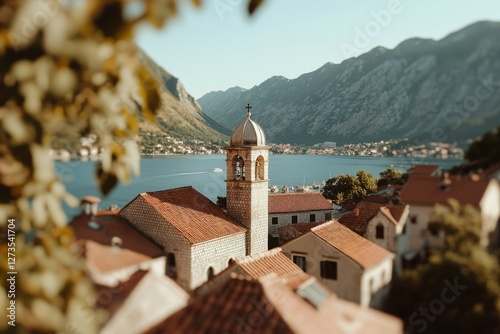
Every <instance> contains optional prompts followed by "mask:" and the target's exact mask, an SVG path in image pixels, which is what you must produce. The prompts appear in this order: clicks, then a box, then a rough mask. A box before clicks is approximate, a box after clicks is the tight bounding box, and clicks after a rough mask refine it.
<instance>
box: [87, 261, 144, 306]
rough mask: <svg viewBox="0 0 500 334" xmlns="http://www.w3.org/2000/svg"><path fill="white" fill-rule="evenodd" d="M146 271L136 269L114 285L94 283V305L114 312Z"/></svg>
mask: <svg viewBox="0 0 500 334" xmlns="http://www.w3.org/2000/svg"><path fill="white" fill-rule="evenodd" d="M147 273H148V272H147V271H144V270H138V271H136V272H135V273H134V274H133V275H132V276H130V278H129V279H128V280H127V281H125V282H122V283H120V284H118V285H117V286H114V287H108V286H104V285H99V284H94V290H95V292H96V307H98V308H102V309H105V310H106V311H108V312H109V313H110V314H114V313H115V312H116V311H117V310H118V309H119V308H120V307H121V306H122V305H123V302H124V301H125V300H126V299H127V298H128V296H129V295H130V293H131V292H132V291H133V290H134V289H135V287H136V286H137V284H139V282H140V281H141V280H142V279H143V278H144V276H146V274H147Z"/></svg>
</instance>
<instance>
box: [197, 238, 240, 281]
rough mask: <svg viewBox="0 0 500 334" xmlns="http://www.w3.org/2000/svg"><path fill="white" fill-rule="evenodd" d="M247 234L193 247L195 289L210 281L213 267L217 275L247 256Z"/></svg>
mask: <svg viewBox="0 0 500 334" xmlns="http://www.w3.org/2000/svg"><path fill="white" fill-rule="evenodd" d="M245 234H246V233H245V232H242V233H238V234H233V235H230V236H227V237H223V238H219V239H214V240H210V241H207V242H203V243H199V244H195V245H193V251H192V262H191V278H192V279H191V285H190V289H191V290H192V289H195V288H196V287H198V286H200V285H201V284H203V283H204V282H206V281H207V279H208V269H209V268H210V267H212V268H213V269H214V274H215V275H217V274H218V273H220V272H221V271H223V270H224V269H226V268H227V267H228V265H229V261H230V260H235V259H237V258H239V257H242V256H245V255H246V246H245V243H246V240H245V239H246V236H245Z"/></svg>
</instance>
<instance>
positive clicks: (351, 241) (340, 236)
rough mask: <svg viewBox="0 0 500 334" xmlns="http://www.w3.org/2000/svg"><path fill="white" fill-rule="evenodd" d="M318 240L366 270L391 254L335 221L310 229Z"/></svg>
mask: <svg viewBox="0 0 500 334" xmlns="http://www.w3.org/2000/svg"><path fill="white" fill-rule="evenodd" d="M311 233H314V234H315V235H317V236H318V237H319V238H321V239H323V240H324V241H326V242H327V243H328V244H330V245H331V246H333V247H335V248H336V249H338V250H339V251H340V252H342V253H344V254H345V255H346V256H347V257H349V258H351V259H352V260H353V261H354V262H356V263H357V264H359V265H360V266H361V267H362V268H364V269H368V268H371V267H373V266H375V265H377V264H379V263H380V262H381V261H383V260H384V259H386V258H387V257H390V256H392V253H390V252H389V251H387V250H385V249H383V248H382V247H380V246H377V245H376V244H374V243H373V242H370V241H368V240H367V239H365V238H363V237H362V236H360V235H358V234H356V233H355V232H353V231H351V230H350V229H349V228H347V227H346V226H344V225H342V224H341V223H339V222H338V221H336V220H332V221H331V222H328V223H325V224H322V225H320V226H317V227H314V228H312V229H311Z"/></svg>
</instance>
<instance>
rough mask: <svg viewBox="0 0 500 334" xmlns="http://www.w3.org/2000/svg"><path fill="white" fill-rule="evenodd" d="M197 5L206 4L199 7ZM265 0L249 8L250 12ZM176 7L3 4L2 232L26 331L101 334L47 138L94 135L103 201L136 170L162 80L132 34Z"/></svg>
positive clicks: (35, 0) (150, 0) (141, 2)
mask: <svg viewBox="0 0 500 334" xmlns="http://www.w3.org/2000/svg"><path fill="white" fill-rule="evenodd" d="M191 3H193V4H194V5H196V6H198V5H200V0H192V1H191ZM260 3H261V1H258V0H250V1H248V10H249V12H250V13H252V12H253V11H254V10H255V9H256V8H257V7H258V5H259V4H260ZM177 6H178V1H176V0H137V1H129V0H87V1H62V0H61V1H57V0H31V1H28V0H27V1H13V0H7V1H2V2H0V59H1V60H0V232H1V235H2V238H3V237H4V236H5V233H6V231H7V220H8V219H9V218H12V219H15V220H16V233H17V234H16V236H17V238H16V255H17V258H16V260H17V268H16V269H17V270H18V272H20V275H19V276H18V277H17V279H18V281H17V287H18V288H17V291H16V299H15V301H16V306H17V316H16V327H15V328H14V327H9V328H7V323H6V322H5V321H1V322H0V330H2V331H3V330H6V329H9V330H11V331H14V330H15V331H17V332H77V333H94V332H97V331H98V328H99V326H100V323H102V321H103V316H102V314H101V313H99V312H95V311H94V309H93V306H94V299H93V298H92V296H93V289H92V285H91V283H90V281H89V280H88V278H87V277H86V276H85V270H84V264H83V262H82V261H81V260H79V259H78V258H76V257H75V255H74V252H73V251H72V244H73V236H72V231H71V230H70V229H69V228H68V227H67V226H66V217H65V214H64V211H63V210H62V206H61V202H62V201H65V202H66V203H68V204H70V205H77V200H76V199H75V198H74V197H73V196H72V195H71V194H69V193H67V192H66V190H65V188H64V185H63V184H62V183H61V181H60V180H59V179H58V177H57V175H56V173H55V171H54V164H53V161H52V160H51V158H50V155H49V150H50V142H51V138H52V136H53V135H54V133H55V132H56V131H58V130H60V129H61V128H64V127H67V128H71V129H72V131H74V132H76V133H78V134H79V135H81V136H86V135H88V134H94V135H96V136H97V138H98V145H99V146H100V147H101V148H102V149H103V159H102V161H101V162H100V164H99V165H98V167H97V171H96V176H97V178H98V182H99V185H100V188H101V191H102V192H103V193H104V194H105V195H106V194H107V193H109V191H111V190H112V189H113V187H114V186H115V185H116V184H117V182H128V181H129V180H130V177H131V174H134V173H135V174H137V173H138V172H139V153H138V148H137V146H136V144H135V141H134V140H133V139H134V137H135V136H136V135H137V134H138V130H139V129H138V119H139V116H140V115H141V114H142V115H143V116H144V117H145V118H147V119H149V120H151V121H154V117H155V112H156V110H157V109H158V107H159V105H160V98H159V93H158V83H157V81H156V80H154V78H153V77H152V76H151V75H150V73H149V72H148V71H147V70H146V69H145V68H144V67H143V66H142V65H141V64H140V63H139V62H138V61H137V59H136V57H135V52H136V51H135V50H136V47H135V44H134V43H133V36H134V29H135V28H136V26H137V25H138V24H139V23H144V22H146V23H149V24H151V25H152V26H154V27H156V28H161V27H163V26H164V25H165V24H166V23H167V22H168V21H169V20H170V19H171V18H172V17H173V16H175V15H176V14H177ZM0 254H1V256H0V258H1V259H2V262H1V263H0V267H1V268H2V271H1V279H2V286H0V308H2V309H4V310H5V309H6V307H7V303H8V302H9V300H8V298H7V293H6V291H7V285H6V272H7V271H9V270H7V261H4V259H6V258H7V246H6V244H5V243H4V242H2V243H0Z"/></svg>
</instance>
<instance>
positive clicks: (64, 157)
mask: <svg viewBox="0 0 500 334" xmlns="http://www.w3.org/2000/svg"><path fill="white" fill-rule="evenodd" d="M144 142H146V143H147V144H145V143H144ZM144 142H141V145H140V151H141V156H143V157H149V156H158V155H186V154H189V155H212V154H225V151H224V147H225V146H226V145H227V143H225V142H205V141H202V140H196V139H191V140H180V139H176V138H173V137H170V136H161V138H158V139H157V140H155V141H151V140H144ZM270 146H271V148H270V149H269V153H270V154H290V155H304V154H310V155H333V156H362V157H411V158H438V159H463V157H464V150H463V149H462V148H460V147H458V146H457V145H455V144H450V143H440V142H428V143H425V144H421V145H411V144H410V143H409V141H408V140H407V139H400V140H398V139H391V140H387V141H379V142H365V143H358V144H345V145H341V146H337V144H336V143H335V142H324V143H317V144H314V145H310V146H305V145H292V144H270ZM50 153H51V156H52V158H53V159H54V160H58V161H71V160H82V161H87V160H90V161H97V160H100V158H101V155H102V152H101V150H100V149H99V147H98V146H97V145H96V139H95V138H92V137H90V138H89V137H87V138H82V139H81V140H80V147H79V148H75V149H72V150H68V149H66V148H62V149H58V150H52V151H51V152H50Z"/></svg>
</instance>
